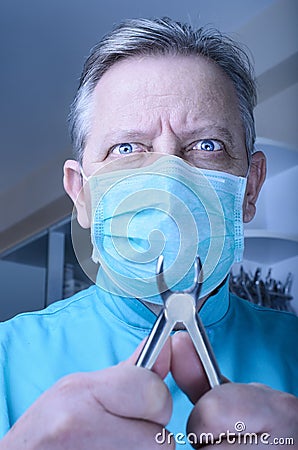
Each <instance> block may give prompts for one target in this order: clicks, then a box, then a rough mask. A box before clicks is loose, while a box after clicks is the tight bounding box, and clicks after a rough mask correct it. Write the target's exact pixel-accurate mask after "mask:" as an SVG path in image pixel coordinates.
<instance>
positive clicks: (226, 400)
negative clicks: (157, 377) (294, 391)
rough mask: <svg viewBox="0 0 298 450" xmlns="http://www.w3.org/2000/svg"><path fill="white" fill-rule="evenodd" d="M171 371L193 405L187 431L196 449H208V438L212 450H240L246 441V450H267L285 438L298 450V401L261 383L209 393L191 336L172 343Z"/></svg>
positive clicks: (176, 338)
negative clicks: (252, 449)
mask: <svg viewBox="0 0 298 450" xmlns="http://www.w3.org/2000/svg"><path fill="white" fill-rule="evenodd" d="M185 367H187V370H185ZM171 371H172V374H173V376H174V378H175V380H176V382H177V384H178V385H179V386H180V388H181V389H182V390H183V391H184V392H185V393H186V394H187V395H188V396H189V398H190V400H191V401H192V402H193V403H194V408H193V410H192V413H191V415H190V417H189V420H188V426H187V436H189V437H190V438H191V439H190V440H192V441H193V442H194V444H196V445H194V448H200V447H203V446H204V448H205V446H206V440H205V439H206V437H207V436H206V433H211V434H210V435H209V445H208V447H209V446H212V444H214V447H215V448H217V447H219V445H220V448H221V449H229V450H231V448H239V447H240V446H241V439H242V446H243V447H244V448H248V444H249V443H252V444H257V445H255V446H250V445H249V447H250V448H267V449H268V445H270V443H271V445H273V444H274V446H275V447H276V445H277V444H278V443H280V445H283V444H285V442H286V441H285V440H279V441H278V439H280V438H281V439H285V438H290V439H292V440H293V441H288V443H290V442H294V444H293V443H292V445H296V446H297V443H298V398H297V397H295V396H293V395H290V394H287V393H284V392H280V391H276V390H273V389H271V388H269V387H267V386H264V385H261V384H257V383H250V384H240V383H229V382H228V380H226V381H227V383H226V384H223V385H221V386H217V387H215V388H213V389H212V390H208V383H207V379H206V376H205V374H204V370H203V368H202V365H201V363H200V361H199V359H198V357H197V354H196V351H195V349H194V347H193V345H192V342H191V340H190V337H189V336H188V334H187V333H177V334H176V335H174V336H173V338H172V356H171ZM236 428H237V429H236ZM244 428H245V429H244ZM182 431H183V430H182ZM228 431H229V432H230V434H228ZM190 433H194V434H190ZM233 433H234V434H233ZM245 433H246V437H245ZM239 436H240V437H239ZM244 439H246V444H245V440H244ZM200 441H201V442H200ZM216 441H217V443H216V445H215V442H216ZM200 444H201V445H200ZM231 444H233V445H232V446H231ZM242 446H241V447H242ZM277 448H279V447H277ZM292 448H294V447H292Z"/></svg>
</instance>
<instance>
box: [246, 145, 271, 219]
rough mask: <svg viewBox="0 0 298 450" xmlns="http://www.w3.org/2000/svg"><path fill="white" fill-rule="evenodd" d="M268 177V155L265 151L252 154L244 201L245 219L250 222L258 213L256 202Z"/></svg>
mask: <svg viewBox="0 0 298 450" xmlns="http://www.w3.org/2000/svg"><path fill="white" fill-rule="evenodd" d="M265 178H266V156H265V155H264V153H263V152H259V151H258V152H256V153H254V154H253V155H252V157H251V161H250V167H249V173H248V177H247V184H246V191H245V197H244V202H243V221H244V222H246V223H247V222H250V221H251V220H252V219H253V218H254V216H255V213H256V202H257V199H258V196H259V193H260V190H261V187H262V186H263V183H264V181H265Z"/></svg>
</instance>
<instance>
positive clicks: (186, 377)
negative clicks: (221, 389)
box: [171, 331, 228, 404]
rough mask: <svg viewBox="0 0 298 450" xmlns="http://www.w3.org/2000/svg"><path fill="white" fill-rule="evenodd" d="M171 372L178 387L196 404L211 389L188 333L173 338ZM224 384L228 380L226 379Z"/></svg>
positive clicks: (180, 333)
mask: <svg viewBox="0 0 298 450" xmlns="http://www.w3.org/2000/svg"><path fill="white" fill-rule="evenodd" d="M171 372H172V375H173V378H174V379H175V381H176V383H177V385H178V386H179V387H180V389H182V391H183V392H185V394H186V395H187V396H188V398H189V399H190V401H191V402H192V403H194V404H195V403H196V402H197V401H198V400H199V398H201V397H202V395H204V394H205V393H206V392H207V391H208V390H209V389H210V385H209V382H208V378H207V376H206V373H205V370H204V367H203V365H202V363H201V360H200V357H199V355H198V354H197V351H196V349H195V347H194V345H193V343H192V340H191V337H190V336H189V334H188V333H186V332H183V331H182V332H178V333H176V334H175V335H174V336H172V358H171ZM224 382H228V380H227V379H226V378H224Z"/></svg>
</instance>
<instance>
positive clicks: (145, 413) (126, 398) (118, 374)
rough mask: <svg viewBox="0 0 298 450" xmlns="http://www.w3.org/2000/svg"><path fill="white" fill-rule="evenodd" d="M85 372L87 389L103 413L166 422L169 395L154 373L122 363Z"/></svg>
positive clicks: (169, 408)
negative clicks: (100, 369)
mask: <svg viewBox="0 0 298 450" xmlns="http://www.w3.org/2000/svg"><path fill="white" fill-rule="evenodd" d="M88 375H89V376H90V378H89V379H88V384H89V386H88V387H89V389H90V390H91V392H92V394H93V396H94V397H95V399H96V400H97V401H98V402H99V403H100V404H101V405H102V406H103V407H104V409H105V410H106V411H107V412H109V413H111V414H114V415H117V416H121V417H129V418H139V419H144V420H148V421H152V422H155V423H158V424H161V425H166V424H167V423H168V422H169V420H170V417H171V413H172V398H171V395H170V393H169V390H168V388H167V386H166V384H165V383H164V382H163V380H162V379H161V378H160V376H159V375H157V374H156V373H154V372H152V371H150V370H144V369H143V368H141V367H136V366H130V365H128V364H127V365H125V364H122V365H118V366H114V367H110V368H108V369H105V370H103V371H100V372H93V373H92V374H90V373H89V374H88Z"/></svg>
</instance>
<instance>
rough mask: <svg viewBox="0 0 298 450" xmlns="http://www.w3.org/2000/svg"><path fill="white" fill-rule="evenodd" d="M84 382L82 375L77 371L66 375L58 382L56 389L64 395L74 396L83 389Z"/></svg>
mask: <svg viewBox="0 0 298 450" xmlns="http://www.w3.org/2000/svg"><path fill="white" fill-rule="evenodd" d="M82 384H83V380H82V375H81V374H78V373H75V374H70V375H66V376H65V377H63V378H61V379H60V380H59V381H58V382H57V383H56V389H57V391H58V393H59V394H60V395H62V396H68V395H70V396H72V395H74V393H75V392H77V391H78V390H79V389H81V387H82Z"/></svg>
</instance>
